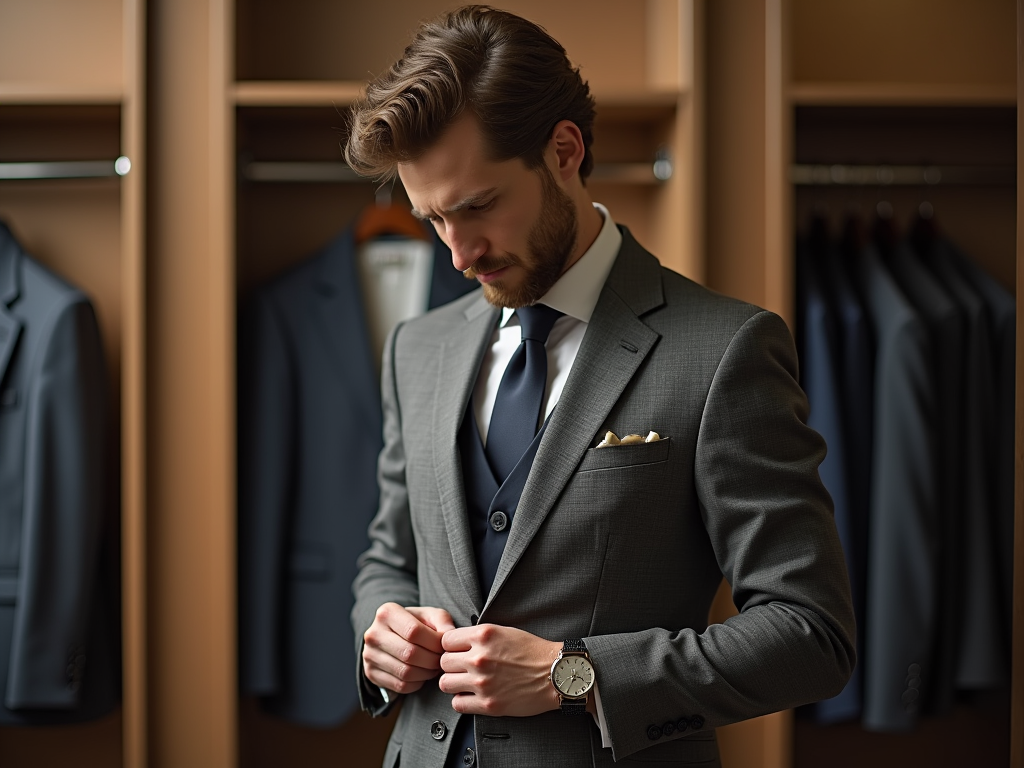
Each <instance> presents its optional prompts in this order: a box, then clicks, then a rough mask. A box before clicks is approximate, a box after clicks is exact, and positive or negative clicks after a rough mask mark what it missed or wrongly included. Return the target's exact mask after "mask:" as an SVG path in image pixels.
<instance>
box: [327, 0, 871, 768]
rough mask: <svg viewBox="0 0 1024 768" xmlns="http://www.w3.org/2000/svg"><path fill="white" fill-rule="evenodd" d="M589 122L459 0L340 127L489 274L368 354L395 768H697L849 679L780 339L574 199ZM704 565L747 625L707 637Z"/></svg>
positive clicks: (537, 36) (519, 22) (365, 646)
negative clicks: (691, 767) (377, 356)
mask: <svg viewBox="0 0 1024 768" xmlns="http://www.w3.org/2000/svg"><path fill="white" fill-rule="evenodd" d="M593 116H594V107H593V101H592V99H591V97H590V94H589V90H588V87H587V85H586V84H585V83H583V82H582V80H581V79H580V77H579V73H578V71H577V70H574V69H573V68H572V67H571V66H570V64H569V63H568V61H567V58H566V54H565V51H564V50H563V49H562V48H561V46H560V45H559V44H558V43H557V42H555V41H554V40H553V39H552V38H550V37H549V36H548V35H547V34H546V33H545V32H544V31H543V30H541V29H540V28H539V27H537V26H535V25H533V24H531V23H529V22H527V21H525V20H523V19H521V18H518V17H516V16H513V15H511V14H507V13H503V12H500V11H495V10H493V9H490V8H486V7H479V6H471V7H467V8H463V9H459V10H457V11H454V12H452V13H450V14H446V15H445V16H442V17H441V18H439V19H437V20H435V21H433V22H429V23H427V24H425V25H423V26H422V27H421V29H420V30H419V32H418V34H417V36H416V38H415V39H414V41H413V43H412V44H411V45H410V46H409V47H408V48H407V49H406V51H405V54H404V56H403V58H402V59H401V60H400V61H399V62H398V63H396V64H395V65H394V66H393V67H392V69H391V70H390V71H389V72H387V73H386V74H384V75H382V76H381V77H380V78H378V79H377V80H376V81H375V82H373V83H371V84H370V86H369V87H368V90H367V94H366V97H365V99H364V100H363V101H361V102H360V103H358V104H357V105H355V107H354V109H353V112H352V115H351V123H350V129H349V135H348V137H347V142H346V145H345V154H346V158H347V160H348V161H349V163H350V164H351V165H352V166H353V167H354V168H355V169H356V170H358V171H360V172H362V173H364V174H366V175H372V176H376V177H378V178H388V177H393V176H394V175H395V174H396V173H397V175H398V176H399V177H400V178H401V181H402V183H403V184H404V186H405V189H406V191H407V192H408V194H409V198H410V200H411V201H412V204H413V208H414V212H415V213H416V214H417V215H418V216H420V217H422V218H424V219H427V220H429V221H430V222H431V223H432V224H433V225H434V227H435V228H436V230H437V232H438V234H439V235H440V237H441V238H442V239H444V241H445V242H446V243H447V244H448V245H449V246H450V247H451V250H452V254H453V256H452V258H453V261H454V264H455V266H456V267H457V268H458V269H460V270H464V272H465V274H466V276H467V277H470V278H474V279H476V280H477V281H479V283H480V284H481V290H480V291H476V292H474V293H471V294H469V295H468V296H467V297H465V298H463V299H459V300H457V301H455V302H453V303H451V304H449V305H447V306H446V307H443V308H441V309H439V310H436V311H434V312H432V313H429V314H427V315H426V316H424V317H422V318H420V319H417V320H415V321H411V322H409V323H406V324H404V325H401V326H399V327H398V328H397V329H396V330H395V331H394V332H393V333H392V335H391V337H390V339H389V341H388V344H387V348H386V350H385V354H384V362H383V383H382V389H383V404H384V449H383V451H382V453H381V456H380V461H379V471H378V476H379V482H380V488H381V501H380V510H379V513H378V515H377V516H376V518H375V519H374V521H373V523H372V525H371V529H370V537H371V547H370V549H369V550H368V551H367V552H366V553H365V554H364V555H363V556H362V558H361V563H360V573H359V576H358V578H357V579H356V582H355V585H354V590H355V594H356V605H355V608H354V610H353V613H352V620H353V624H354V626H355V630H356V637H357V646H361V647H360V651H359V659H358V674H359V676H360V690H361V696H362V704H363V707H364V708H365V709H368V710H369V711H371V712H373V713H374V714H381V713H383V712H385V711H387V710H388V709H389V708H390V707H391V706H393V705H394V703H395V702H396V700H397V699H399V698H402V696H400V695H404V703H403V708H402V711H401V714H400V715H399V718H398V721H397V723H396V726H395V730H394V733H393V734H392V737H391V740H390V742H389V744H388V749H387V752H386V754H385V765H387V766H393V765H397V764H398V763H399V761H401V763H402V764H403V765H406V766H408V765H414V766H441V765H450V766H455V765H464V766H472V765H474V764H480V765H483V766H484V768H497V767H498V766H519V765H557V766H592V765H606V764H611V763H612V761H613V760H615V761H620V760H623V759H628V758H634V759H638V760H650V761H658V762H662V763H664V764H668V765H684V764H691V763H694V762H702V763H703V764H715V763H717V761H718V751H717V746H716V743H715V740H714V728H715V727H716V726H718V725H722V724H725V723H730V722H735V721H737V720H741V719H744V718H748V717H753V716H756V715H761V714H765V713H767V712H771V711H775V710H778V709H783V708H787V707H792V706H795V705H797V704H801V703H804V702H808V701H813V700H816V699H820V698H824V697H828V696H832V695H834V694H836V693H837V692H838V691H839V690H840V689H841V688H842V686H843V685H844V683H845V682H846V680H847V679H848V677H849V675H850V672H851V669H852V667H853V663H854V648H853V640H852V638H853V634H854V632H853V614H852V609H851V604H850V597H849V586H848V583H847V578H846V570H845V566H844V563H843V556H842V552H841V549H840V546H839V542H838V538H837V536H836V531H835V526H834V523H833V521H832V516H831V502H830V500H829V498H828V495H827V493H826V492H825V491H824V490H823V488H822V486H821V483H820V481H819V479H818V474H817V467H818V464H819V463H820V462H821V459H822V457H823V456H824V451H825V446H824V444H823V442H822V441H821V439H820V438H819V437H818V435H817V434H816V433H814V432H813V431H812V430H810V429H809V428H808V427H807V426H806V424H805V419H806V415H807V405H806V400H805V398H804V396H803V393H802V392H801V391H800V389H799V387H798V385H797V384H796V381H795V374H796V360H795V355H794V352H793V345H792V340H791V338H790V335H789V332H788V330H787V328H786V326H785V325H784V324H783V322H782V321H781V320H780V319H779V318H778V317H776V316H774V315H772V314H771V313H768V312H765V311H763V310H760V309H758V308H756V307H752V306H750V305H747V304H743V303H741V302H738V301H734V300H731V299H727V298H725V297H722V296H719V295H717V294H714V293H712V292H710V291H707V290H705V289H703V288H701V287H700V286H698V285H696V284H694V283H692V282H691V281H689V280H686V279H685V278H683V277H681V276H679V275H677V274H675V273H672V272H669V271H667V270H664V269H662V268H661V267H660V266H659V265H658V263H657V261H656V260H655V258H654V257H653V256H651V255H650V254H648V253H647V252H646V251H644V250H643V248H641V247H640V246H639V245H638V244H637V243H636V242H635V241H634V240H633V238H632V236H631V235H630V234H629V232H628V230H626V229H625V228H623V227H616V226H615V224H614V222H613V221H612V219H611V216H610V214H609V213H608V211H607V210H605V209H604V208H603V207H601V206H599V205H597V204H595V203H593V202H592V201H591V199H590V196H589V194H588V192H587V189H586V187H585V186H584V181H585V179H586V177H587V175H588V174H589V173H590V170H591V168H592V167H593V159H592V156H591V152H590V145H591V142H592V133H591V128H592V123H593ZM609 432H612V433H614V435H609V434H608V433H609ZM630 433H637V434H639V435H641V437H640V438H634V439H632V440H627V441H626V443H627V444H618V445H616V444H615V443H617V442H619V438H621V437H622V436H624V435H627V434H630ZM654 433H656V434H654ZM723 575H724V576H725V577H726V578H727V579H728V580H729V583H730V584H731V585H732V589H733V597H734V600H735V602H736V605H737V606H738V608H739V609H740V614H739V615H738V616H736V617H734V618H732V619H729V620H728V621H727V622H725V623H724V624H718V625H712V626H710V627H709V626H707V615H708V609H709V607H710V604H711V601H712V598H713V596H714V594H715V591H716V588H717V586H718V584H719V582H720V580H721V578H722V576H723ZM549 676H550V679H549ZM559 710H561V711H559ZM563 713H564V714H563ZM565 715H576V716H568V717H567V716H565Z"/></svg>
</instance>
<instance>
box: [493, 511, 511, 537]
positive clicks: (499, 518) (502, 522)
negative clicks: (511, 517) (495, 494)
mask: <svg viewBox="0 0 1024 768" xmlns="http://www.w3.org/2000/svg"><path fill="white" fill-rule="evenodd" d="M507 527H508V515H506V514H505V513H504V512H502V511H501V510H500V509H499V510H498V511H497V512H495V513H494V514H493V515H491V528H493V529H494V530H495V532H496V533H501V532H502V531H504V530H505V528H507Z"/></svg>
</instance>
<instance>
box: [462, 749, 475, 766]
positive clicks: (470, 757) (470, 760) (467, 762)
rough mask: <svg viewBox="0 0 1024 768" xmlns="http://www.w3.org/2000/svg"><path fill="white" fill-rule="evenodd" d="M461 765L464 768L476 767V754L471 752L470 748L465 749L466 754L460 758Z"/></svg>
mask: <svg viewBox="0 0 1024 768" xmlns="http://www.w3.org/2000/svg"><path fill="white" fill-rule="evenodd" d="M462 764H463V765H464V766H466V768H472V767H473V766H474V765H476V752H474V751H473V748H472V747H466V753H465V754H464V755H463V756H462Z"/></svg>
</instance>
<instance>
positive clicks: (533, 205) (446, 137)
mask: <svg viewBox="0 0 1024 768" xmlns="http://www.w3.org/2000/svg"><path fill="white" fill-rule="evenodd" d="M398 175H399V177H400V178H401V179H402V183H403V184H404V185H405V190H406V192H407V193H408V195H409V199H410V200H411V201H412V204H413V211H414V213H416V215H417V216H420V217H422V218H425V219H428V220H429V221H430V222H431V223H432V224H433V225H434V228H435V229H436V230H437V234H438V236H440V238H441V239H442V240H443V241H444V242H445V243H446V244H447V245H448V247H449V248H451V249H452V263H453V264H454V265H455V268H456V269H458V270H460V271H462V272H463V273H464V274H465V275H466V277H468V278H470V279H473V278H475V279H476V280H478V281H479V282H480V284H481V285H482V286H483V289H484V296H485V297H486V298H487V300H488V301H489V302H491V304H494V305H495V306H499V307H523V306H527V305H530V304H533V303H534V302H536V301H537V300H538V299H539V298H541V297H542V296H543V295H544V294H545V293H547V292H548V290H549V289H550V288H551V286H552V285H554V283H555V281H556V280H558V278H559V276H560V275H561V274H562V271H563V270H564V269H565V265H566V262H567V261H568V259H569V257H570V256H571V255H572V252H573V250H574V249H575V247H576V230H577V226H576V209H575V206H574V205H573V202H572V199H571V198H570V197H569V196H568V195H567V194H566V193H565V192H564V191H562V189H561V188H560V187H559V186H558V183H557V182H556V181H555V179H554V177H553V176H552V174H551V172H550V170H548V168H547V167H546V166H542V167H541V168H539V169H537V170H530V169H527V167H526V166H525V165H524V164H523V162H522V161H521V160H518V159H513V160H506V161H502V162H496V161H493V160H490V159H489V158H488V156H487V152H486V149H485V146H484V142H483V137H482V136H481V133H480V129H479V126H478V123H477V121H476V119H475V117H474V116H472V115H470V114H466V115H464V116H462V117H461V118H459V119H458V120H457V121H456V122H455V123H453V124H452V125H451V126H450V127H449V128H448V130H446V131H445V132H444V133H443V134H442V135H441V138H440V139H439V140H438V142H437V143H436V144H435V145H434V146H433V147H431V148H430V149H429V150H428V151H427V152H426V153H425V154H423V155H422V156H421V157H419V158H417V159H416V160H413V161H411V162H408V163H400V164H399V166H398Z"/></svg>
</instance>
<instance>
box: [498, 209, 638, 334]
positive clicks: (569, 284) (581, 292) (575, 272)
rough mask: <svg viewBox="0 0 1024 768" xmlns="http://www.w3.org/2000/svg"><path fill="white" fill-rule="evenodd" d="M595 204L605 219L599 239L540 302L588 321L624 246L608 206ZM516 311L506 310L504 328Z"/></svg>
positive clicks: (502, 320)
mask: <svg viewBox="0 0 1024 768" xmlns="http://www.w3.org/2000/svg"><path fill="white" fill-rule="evenodd" d="M594 207H595V208H596V209H597V210H598V213H600V214H601V216H602V218H603V219H604V224H603V225H602V226H601V231H600V232H599V233H598V235H597V239H596V240H594V242H593V243H592V244H591V246H590V247H589V248H588V249H587V250H586V252H585V253H584V254H583V255H582V256H580V258H579V260H578V261H577V262H576V263H575V264H573V265H572V266H571V267H569V269H568V270H567V271H566V272H565V274H563V275H562V276H561V277H560V278H558V281H557V282H556V283H555V284H554V285H553V286H551V290H549V291H548V292H547V293H546V294H544V295H543V296H542V297H541V298H540V300H539V301H538V302H537V303H538V304H546V305H547V306H549V307H551V308H552V309H557V310H558V311H559V312H563V313H565V314H566V315H569V316H570V317H574V318H576V319H577V320H582V321H583V322H584V323H589V322H590V317H591V315H593V314H594V308H595V307H596V306H597V300H598V298H600V296H601V289H602V288H604V283H605V280H607V279H608V273H609V272H611V271H612V265H613V264H614V263H615V257H616V256H618V255H619V248H620V247H621V246H622V233H621V232H619V228H618V227H616V226H615V222H614V221H613V220H612V216H611V214H610V213H608V209H607V208H605V207H604V206H603V205H601V204H600V203H594ZM513 312H515V310H514V309H509V308H508V307H505V308H503V309H502V311H501V326H502V327H504V326H505V325H506V324H507V323H508V321H509V319H510V318H511V317H512V313H513Z"/></svg>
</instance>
